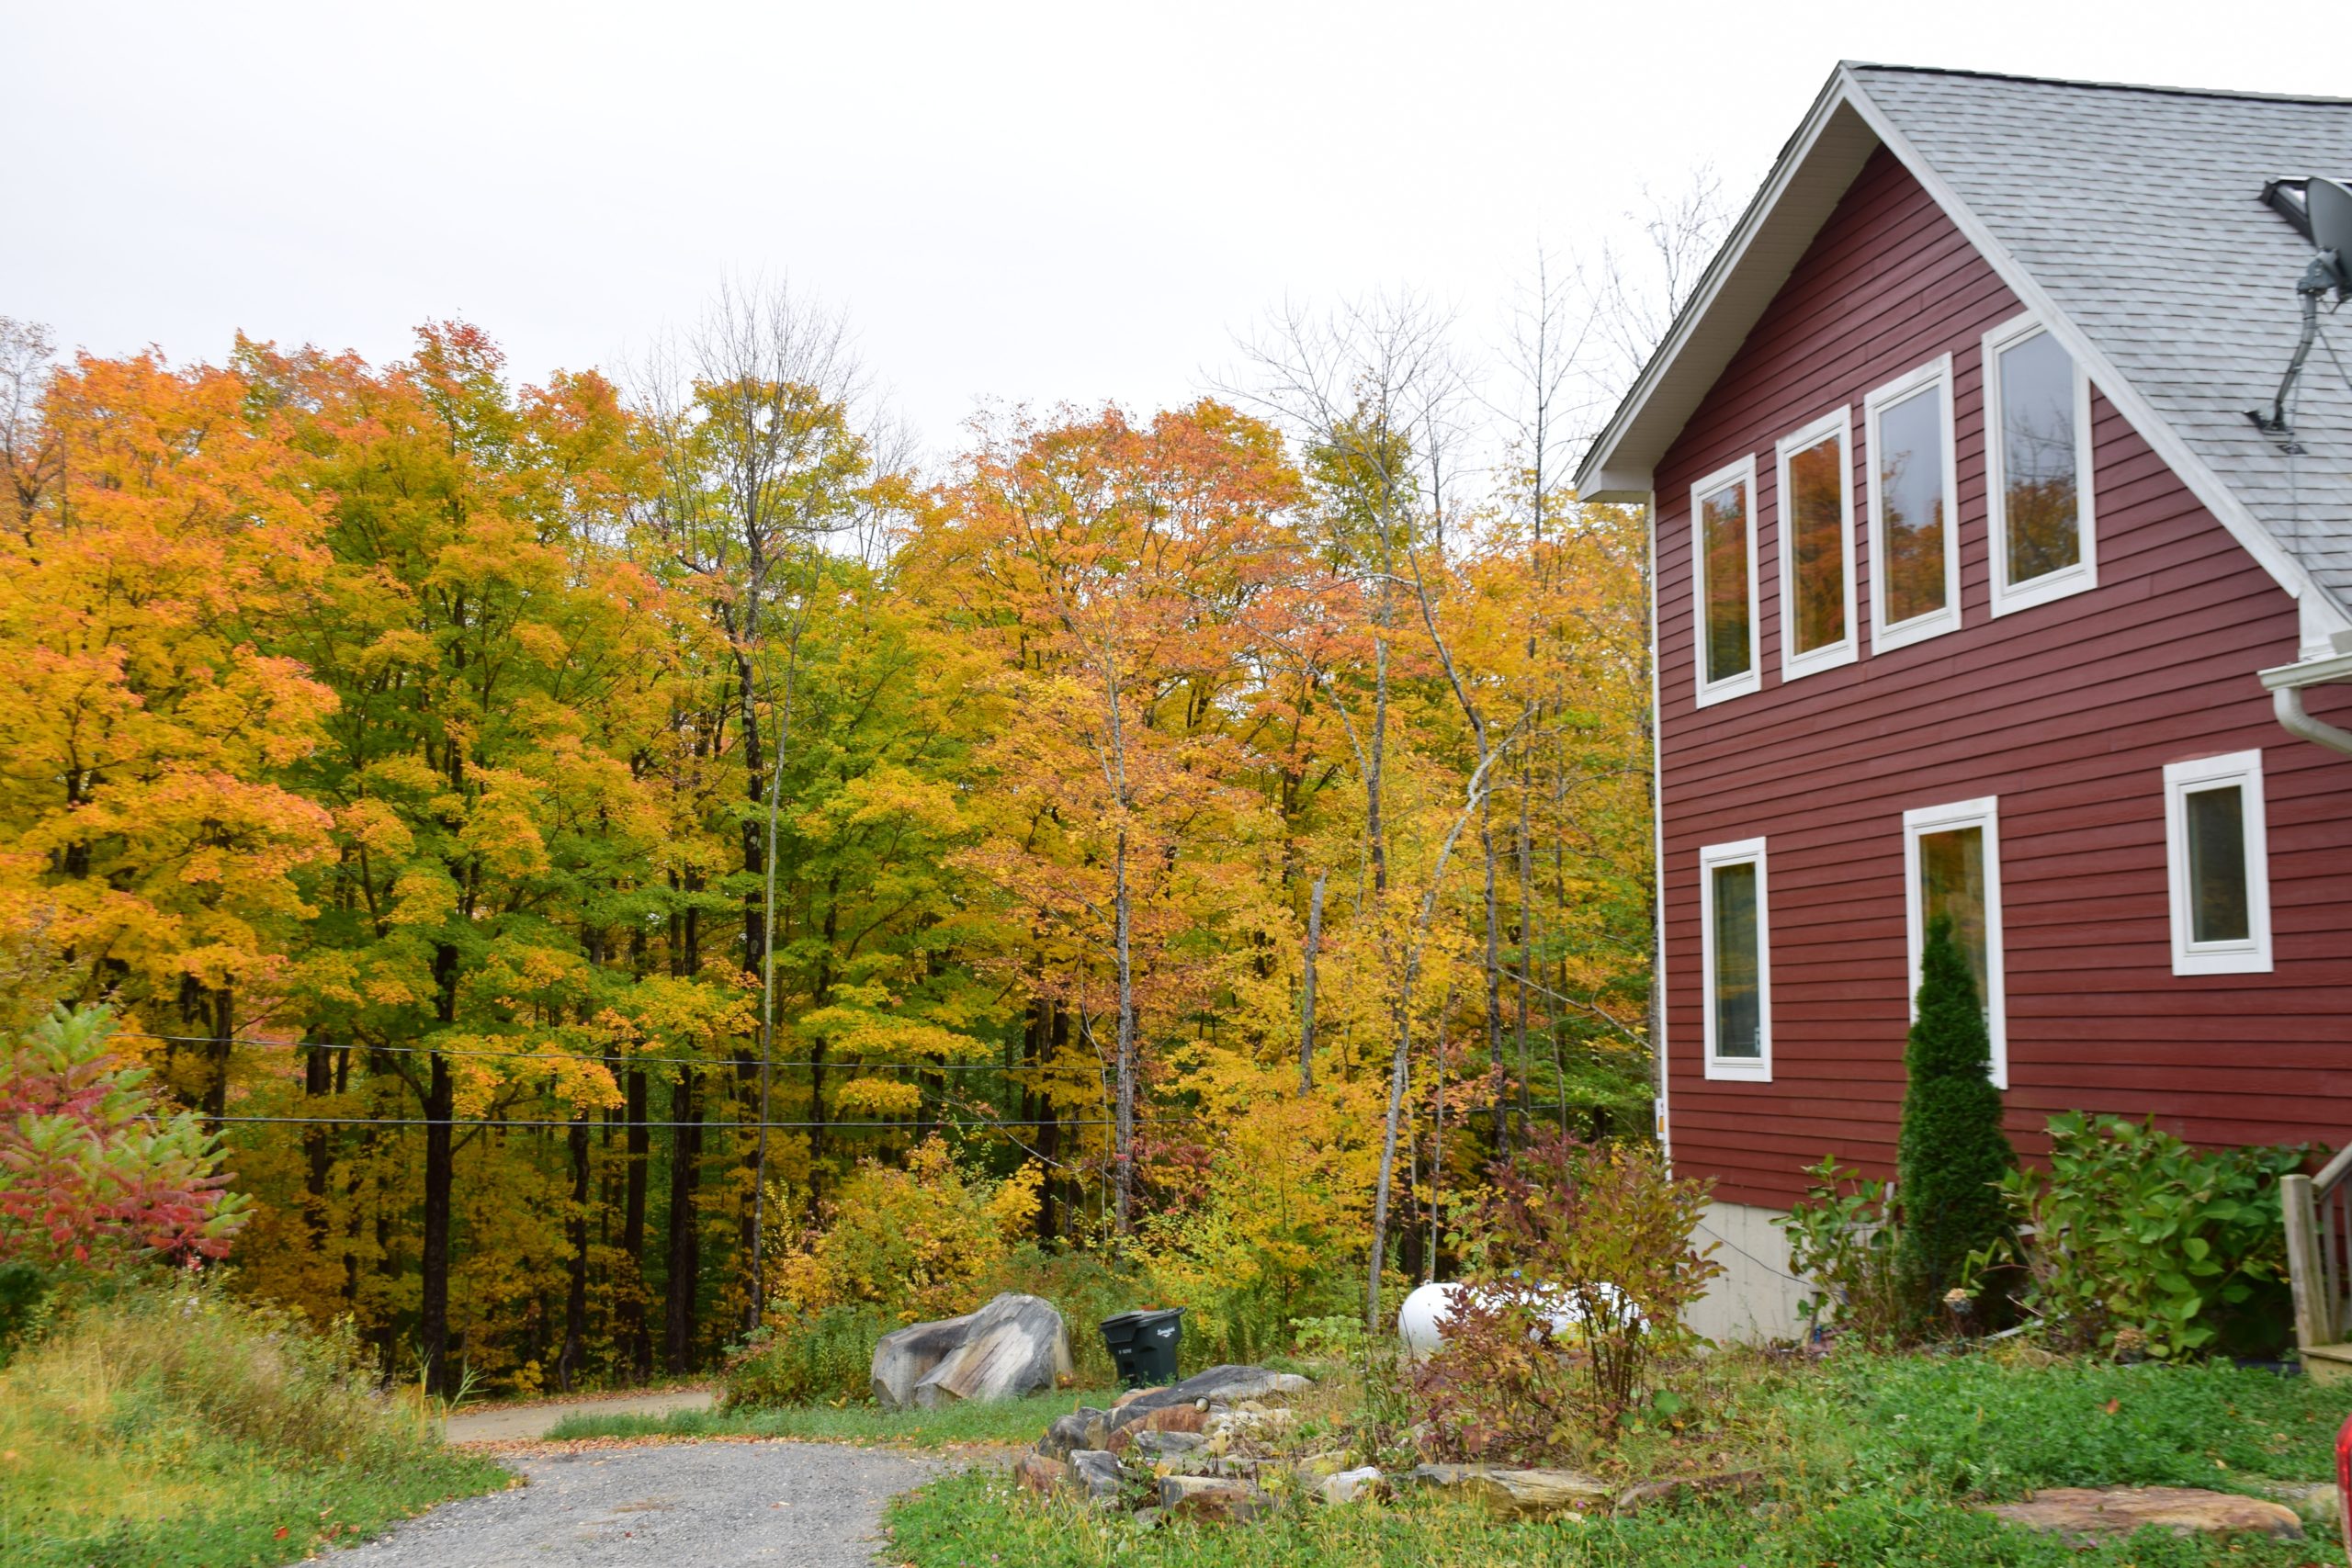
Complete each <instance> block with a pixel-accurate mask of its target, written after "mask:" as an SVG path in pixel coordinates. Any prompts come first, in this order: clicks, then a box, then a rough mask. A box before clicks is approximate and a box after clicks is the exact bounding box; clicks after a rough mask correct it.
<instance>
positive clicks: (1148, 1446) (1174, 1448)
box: [1135, 1432, 1209, 1459]
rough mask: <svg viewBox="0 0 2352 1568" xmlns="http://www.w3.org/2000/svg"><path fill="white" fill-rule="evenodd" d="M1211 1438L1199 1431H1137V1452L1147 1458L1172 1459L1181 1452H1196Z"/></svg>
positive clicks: (1204, 1446) (1205, 1445)
mask: <svg viewBox="0 0 2352 1568" xmlns="http://www.w3.org/2000/svg"><path fill="white" fill-rule="evenodd" d="M1208 1442H1209V1440H1208V1439H1207V1438H1204V1437H1202V1436H1201V1435H1200V1434H1199V1433H1198V1432H1137V1433H1136V1434H1135V1449H1136V1452H1137V1453H1139V1454H1141V1455H1143V1456H1144V1457H1145V1458H1146V1459H1172V1458H1175V1457H1176V1456H1177V1455H1179V1454H1195V1453H1198V1452H1200V1451H1201V1450H1203V1449H1204V1448H1206V1447H1208Z"/></svg>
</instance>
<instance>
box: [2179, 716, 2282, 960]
mask: <svg viewBox="0 0 2352 1568" xmlns="http://www.w3.org/2000/svg"><path fill="white" fill-rule="evenodd" d="M2165 847H2166V850H2167V854H2166V859H2167V861H2168V862H2169V863H2170V871H2171V881H2172V972H2173V973H2174V974H2176V975H2267V974H2268V973H2270V852H2269V842H2268V834H2267V830H2266V826H2265V823H2264V820H2263V810H2262V753H2261V752H2259V751H2233V752H2232V753H2230V754H2229V755H2228V756H2226V757H2204V758H2200V759H2199V760H2198V761H2193V762H2173V763H2170V764H2168V765H2167V766H2166V767H2165Z"/></svg>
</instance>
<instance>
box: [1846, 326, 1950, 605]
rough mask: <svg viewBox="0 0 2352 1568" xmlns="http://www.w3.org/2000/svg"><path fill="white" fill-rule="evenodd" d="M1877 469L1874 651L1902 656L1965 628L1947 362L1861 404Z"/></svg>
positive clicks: (1873, 523)
mask: <svg viewBox="0 0 2352 1568" xmlns="http://www.w3.org/2000/svg"><path fill="white" fill-rule="evenodd" d="M1862 418H1863V424H1864V433H1863V441H1864V444H1865V445H1866V446H1867V447H1868V448H1869V457H1870V465H1871V470H1870V471H1871V647H1872V648H1873V649H1879V650H1882V651H1883V650H1884V649H1892V648H1901V647H1902V646H1904V645H1905V643H1912V642H1917V641H1918V640H1919V639H1921V638H1922V637H1934V636H1936V635H1938V634H1939V633H1941V632H1948V631H1951V630H1952V629H1953V628H1955V627H1956V626H1959V625H1960V541H1959V539H1958V538H1957V537H1956V536H1955V531H1954V528H1953V524H1954V521H1955V519H1956V518H1957V517H1958V515H1959V513H1960V497H1959V491H1960V482H1959V474H1958V470H1957V468H1955V466H1954V464H1953V461H1952V427H1951V355H1949V354H1947V355H1944V356H1943V357H1942V358H1940V359H1938V360H1935V361H1933V362H1932V363H1930V364H1927V365H1923V366H1921V367H1919V368H1918V369H1917V370H1914V371H1912V372H1911V373H1910V374H1909V375H1908V376H1905V377H1904V378H1901V379H1900V380H1896V381H1890V382H1888V383H1887V384H1886V385H1885V386H1883V387H1881V388H1880V389H1878V390H1876V391H1874V392H1872V393H1871V395H1870V396H1869V397H1868V398H1866V399H1864V400H1863V402H1862Z"/></svg>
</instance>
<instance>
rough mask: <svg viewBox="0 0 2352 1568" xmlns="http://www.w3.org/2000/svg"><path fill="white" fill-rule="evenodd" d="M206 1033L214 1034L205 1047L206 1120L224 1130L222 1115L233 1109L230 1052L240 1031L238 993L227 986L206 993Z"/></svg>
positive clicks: (215, 1130) (209, 1125)
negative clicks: (238, 1027) (230, 1098)
mask: <svg viewBox="0 0 2352 1568" xmlns="http://www.w3.org/2000/svg"><path fill="white" fill-rule="evenodd" d="M205 1001H206V1002H207V1003H208V1004H209V1005H208V1007H207V1008H206V1011H207V1013H208V1014H209V1016H208V1018H207V1019H206V1023H207V1025H208V1028H207V1030H206V1033H207V1034H208V1035H209V1037H210V1038H209V1040H208V1041H207V1042H206V1043H205V1047H204V1120H205V1126H206V1128H207V1130H208V1131H210V1132H213V1133H218V1132H220V1118H221V1117H223V1116H226V1115H227V1114H228V1113H229V1053H230V1051H231V1049H232V1046H233V1044H234V1042H235V1039H236V1033H237V1004H236V993H235V991H234V990H232V988H231V987H227V986H221V987H216V988H213V989H209V990H208V991H206V993H205Z"/></svg>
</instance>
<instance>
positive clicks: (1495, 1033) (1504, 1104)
mask: <svg viewBox="0 0 2352 1568" xmlns="http://www.w3.org/2000/svg"><path fill="white" fill-rule="evenodd" d="M1494 799H1495V797H1494V795H1493V794H1492V793H1491V792H1489V793H1488V794H1487V795H1483V796H1481V797H1480V798H1479V801H1478V847H1479V848H1480V849H1482V850H1484V851H1485V852H1486V859H1487V1061H1488V1065H1489V1066H1490V1067H1491V1069H1492V1070H1493V1072H1494V1075H1495V1123H1494V1139H1495V1157H1496V1158H1497V1159H1500V1158H1502V1157H1504V1156H1507V1155H1509V1154H1510V1095H1509V1094H1507V1093H1505V1092H1504V1089H1503V1085H1504V1084H1505V1083H1506V1082H1508V1081H1509V1080H1508V1077H1507V1076H1506V1075H1505V1074H1504V1072H1503V971H1502V946H1501V943H1502V934H1501V922H1500V919H1499V917H1498V913H1497V911H1496V908H1495V823H1494Z"/></svg>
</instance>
